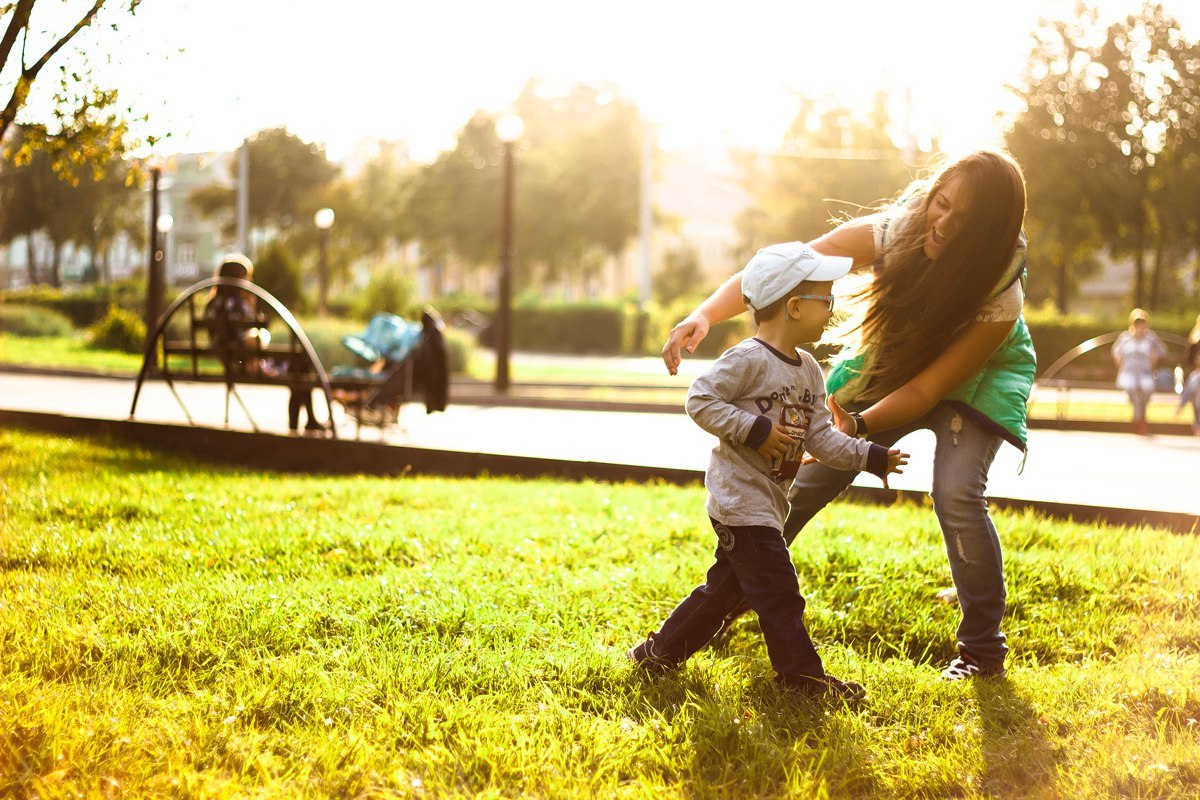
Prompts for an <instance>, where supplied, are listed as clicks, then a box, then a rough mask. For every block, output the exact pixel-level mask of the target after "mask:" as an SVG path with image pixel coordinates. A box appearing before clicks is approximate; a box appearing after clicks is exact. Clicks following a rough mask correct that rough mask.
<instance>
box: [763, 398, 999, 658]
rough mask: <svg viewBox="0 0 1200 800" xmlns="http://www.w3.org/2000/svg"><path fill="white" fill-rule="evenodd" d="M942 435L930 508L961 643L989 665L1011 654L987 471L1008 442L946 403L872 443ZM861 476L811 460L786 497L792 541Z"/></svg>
mask: <svg viewBox="0 0 1200 800" xmlns="http://www.w3.org/2000/svg"><path fill="white" fill-rule="evenodd" d="M922 428H926V429H928V430H930V431H932V432H933V434H934V436H935V437H937V446H936V448H935V450H934V457H933V490H932V491H931V492H930V495H931V496H932V497H933V510H934V512H935V513H936V514H937V518H938V522H939V523H940V524H941V527H942V536H943V537H944V538H945V541H946V555H947V556H948V557H949V559H950V575H951V576H952V577H953V579H954V586H955V588H956V589H957V590H958V603H959V608H960V610H961V612H962V621H961V622H960V623H959V626H958V631H957V636H958V645H959V647H961V648H962V649H964V650H967V651H968V652H970V653H971V655H973V656H974V657H975V658H976V659H977V660H978V661H979V663H980V664H981V665H983V666H985V667H991V666H999V665H1000V664H1003V663H1004V657H1005V655H1006V654H1007V653H1008V645H1007V644H1005V638H1004V634H1003V633H1001V632H1000V621H1001V619H1002V618H1003V617H1004V606H1005V601H1006V590H1005V586H1004V563H1003V559H1002V557H1001V555H1000V537H999V536H998V535H997V534H996V526H995V525H994V524H993V523H992V518H991V516H990V515H989V514H988V507H987V499H986V498H985V497H984V492H985V491H986V489H987V475H988V469H989V468H990V467H991V465H992V460H993V459H994V458H995V457H996V451H997V450H999V449H1000V444H1001V442H1002V441H1003V440H1002V439H1001V438H1000V437H999V436H997V435H996V434H995V433H992V432H991V431H989V430H987V429H986V428H984V427H982V426H981V425H979V424H978V423H976V422H974V421H972V420H971V418H970V417H967V416H965V415H963V414H961V413H959V411H957V410H956V409H954V408H953V407H951V406H948V405H938V406H936V407H934V409H933V410H932V411H930V412H929V413H928V414H926V415H925V416H924V417H922V418H921V419H918V420H916V421H914V422H910V423H909V424H908V425H905V426H903V427H900V428H894V429H892V430H889V431H882V432H880V433H879V434H874V435H871V436H870V437H869V438H870V439H871V441H873V442H875V443H876V444H880V445H883V446H884V447H891V446H892V445H894V444H895V443H896V442H897V441H899V440H900V439H901V438H903V437H904V436H906V435H907V434H909V433H912V432H913V431H915V430H920V429H922ZM856 474H857V473H856V472H852V471H851V472H847V471H844V470H836V469H832V468H830V467H827V466H825V465H824V464H820V463H818V462H812V463H809V464H805V465H803V466H801V467H800V471H799V472H798V473H797V474H796V480H795V482H794V483H793V484H792V488H791V491H790V492H789V495H788V497H789V500H790V502H791V510H790V511H789V513H788V517H787V521H786V522H785V523H784V526H783V535H784V538H785V539H786V540H787V542H788V544H789V545H790V544H791V543H792V540H794V539H795V538H796V534H797V533H799V532H800V530H801V529H802V528H803V527H804V526H805V525H806V524H807V523H808V521H809V520H810V519H812V518H813V516H814V515H815V514H816V513H817V512H818V511H820V510H821V509H822V508H824V507H825V505H826V504H827V503H828V502H829V501H830V500H832V499H833V498H834V497H836V496H837V495H838V494H840V493H841V492H842V490H843V489H845V488H846V487H847V486H848V485H850V482H851V481H852V480H854V476H855V475H856Z"/></svg>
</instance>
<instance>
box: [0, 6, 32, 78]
mask: <svg viewBox="0 0 1200 800" xmlns="http://www.w3.org/2000/svg"><path fill="white" fill-rule="evenodd" d="M33 3H34V0H18V2H17V5H16V10H15V11H13V16H12V19H10V20H9V21H8V29H7V30H6V31H4V37H3V38H0V68H3V67H4V65H5V64H7V63H8V57H9V55H11V54H12V49H13V45H14V44H16V42H17V36H18V35H20V33H21V31H22V30H23V29H24V28H25V27H26V26H27V25H29V15H30V13H31V12H32V11H33ZM21 66H22V67H23V66H25V65H24V64H22V65H21Z"/></svg>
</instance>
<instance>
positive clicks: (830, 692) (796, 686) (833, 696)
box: [775, 675, 867, 703]
mask: <svg viewBox="0 0 1200 800" xmlns="http://www.w3.org/2000/svg"><path fill="white" fill-rule="evenodd" d="M775 682H776V683H777V684H778V685H779V686H780V687H781V688H782V689H783V690H784V691H788V692H792V693H794V694H797V695H800V696H801V697H810V698H813V699H822V700H841V701H842V702H844V703H858V702H860V701H862V700H864V699H866V696H867V690H866V689H864V688H863V685H862V684H861V683H855V682H854V681H843V680H838V679H837V678H835V677H833V676H832V675H825V676H824V677H822V678H805V679H803V680H800V681H797V680H794V679H793V680H780V679H779V678H776V679H775Z"/></svg>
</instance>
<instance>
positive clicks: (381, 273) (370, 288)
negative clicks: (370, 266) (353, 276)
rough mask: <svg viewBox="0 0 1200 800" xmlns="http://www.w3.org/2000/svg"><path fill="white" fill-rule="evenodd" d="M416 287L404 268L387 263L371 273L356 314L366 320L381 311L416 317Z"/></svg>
mask: <svg viewBox="0 0 1200 800" xmlns="http://www.w3.org/2000/svg"><path fill="white" fill-rule="evenodd" d="M415 295H416V287H415V286H414V285H413V281H412V278H410V277H409V276H408V275H407V274H406V272H405V271H404V269H403V268H402V267H400V266H398V265H395V264H385V265H383V266H382V267H379V268H377V269H375V270H374V271H373V272H372V273H371V279H370V280H369V281H368V282H367V286H366V288H365V289H364V290H363V292H362V294H361V295H360V296H359V297H358V298H357V302H356V303H355V306H356V308H355V316H356V317H357V318H358V319H360V320H363V321H364V322H365V321H367V320H369V319H371V317H373V316H375V315H376V314H379V313H388V314H396V315H397V316H401V317H407V318H415V317H416V316H417V315H416V313H415V312H414V311H412V309H413V301H414V298H415Z"/></svg>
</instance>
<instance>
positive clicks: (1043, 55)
mask: <svg viewBox="0 0 1200 800" xmlns="http://www.w3.org/2000/svg"><path fill="white" fill-rule="evenodd" d="M1095 24H1096V14H1095V12H1094V11H1087V10H1082V9H1081V13H1080V15H1079V16H1077V17H1076V19H1075V21H1066V20H1058V21H1052V22H1043V23H1042V25H1041V27H1040V28H1039V29H1038V30H1036V31H1035V32H1034V34H1033V37H1034V45H1033V47H1032V49H1031V51H1030V55H1029V59H1028V61H1027V64H1026V68H1025V74H1024V77H1023V84H1024V86H1023V88H1022V89H1021V93H1022V95H1023V99H1024V100H1025V106H1026V107H1025V110H1024V111H1022V112H1021V113H1020V114H1019V115H1018V116H1017V117H1016V118H1015V119H1014V120H1013V122H1012V124H1011V127H1010V128H1009V131H1008V133H1007V136H1006V142H1005V143H1006V145H1007V146H1008V148H1009V150H1010V151H1011V152H1012V154H1013V156H1014V157H1015V158H1016V159H1017V161H1018V162H1019V163H1020V164H1021V165H1022V168H1023V170H1024V172H1025V182H1026V190H1027V195H1028V198H1027V199H1028V207H1029V211H1028V214H1027V215H1026V219H1025V230H1026V232H1027V233H1028V234H1029V237H1030V240H1031V241H1032V242H1033V243H1034V247H1033V249H1032V258H1033V261H1034V269H1033V274H1034V276H1035V277H1034V280H1032V281H1030V284H1029V300H1030V301H1032V302H1037V301H1039V300H1041V299H1044V298H1046V297H1050V296H1051V289H1053V297H1054V302H1055V306H1056V307H1057V308H1058V310H1059V312H1060V313H1064V314H1065V313H1067V312H1068V311H1069V310H1070V305H1071V297H1072V295H1073V293H1074V291H1075V289H1076V284H1077V282H1078V279H1079V278H1080V277H1083V276H1084V275H1086V274H1087V273H1088V272H1090V271H1092V270H1094V268H1095V261H1094V259H1093V258H1092V256H1093V254H1094V253H1095V252H1096V251H1097V250H1099V249H1100V248H1101V246H1102V244H1103V240H1102V239H1101V234H1100V225H1099V218H1098V214H1096V213H1095V210H1094V209H1093V208H1092V205H1091V203H1092V193H1091V192H1090V191H1089V189H1088V181H1089V177H1088V169H1087V160H1088V158H1089V156H1088V155H1086V149H1085V148H1086V142H1091V143H1092V144H1093V146H1094V145H1095V144H1096V139H1095V137H1093V136H1091V135H1085V136H1084V139H1085V142H1081V141H1080V136H1081V134H1082V133H1083V132H1081V131H1076V130H1072V131H1068V130H1065V129H1064V128H1063V123H1064V122H1065V116H1064V114H1063V110H1064V107H1065V106H1066V104H1067V103H1075V102H1077V95H1078V93H1079V92H1080V91H1083V90H1084V89H1083V87H1084V84H1085V83H1086V81H1087V78H1086V71H1087V65H1089V64H1091V63H1092V62H1091V59H1090V56H1088V55H1087V53H1086V51H1085V50H1084V49H1083V48H1082V45H1081V42H1083V41H1084V40H1085V39H1086V37H1087V31H1088V30H1089V28H1093V27H1094V26H1095ZM1042 276H1046V277H1049V276H1053V279H1052V280H1043V279H1041V277H1042Z"/></svg>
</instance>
